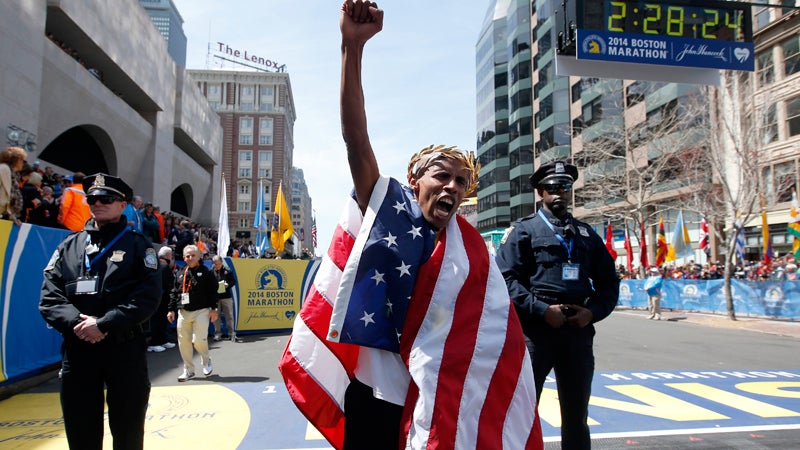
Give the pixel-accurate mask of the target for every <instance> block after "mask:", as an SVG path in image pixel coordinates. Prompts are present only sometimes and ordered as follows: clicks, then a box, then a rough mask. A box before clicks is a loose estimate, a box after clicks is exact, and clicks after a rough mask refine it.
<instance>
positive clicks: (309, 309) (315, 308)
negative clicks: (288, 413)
mask: <svg viewBox="0 0 800 450" xmlns="http://www.w3.org/2000/svg"><path fill="white" fill-rule="evenodd" d="M349 201H350V203H349V207H348V208H345V211H344V214H343V215H342V216H341V217H340V220H339V225H338V226H337V227H336V230H335V232H334V235H333V238H332V242H331V246H330V247H329V249H328V253H327V254H326V255H325V257H324V258H323V260H322V263H321V264H320V269H319V271H317V275H316V276H315V278H314V284H313V285H312V286H311V288H310V289H309V292H308V295H307V296H306V300H305V302H304V303H303V307H302V309H301V310H300V315H299V317H298V319H296V320H295V322H294V329H293V330H292V335H291V336H290V338H289V342H288V343H287V345H286V350H285V351H284V354H283V357H282V358H281V362H280V364H279V368H280V371H281V374H282V375H283V379H284V383H285V384H286V388H287V390H288V391H289V395H290V397H291V398H292V400H293V401H294V402H295V404H296V405H297V408H298V409H299V410H300V412H301V413H302V414H303V415H304V416H305V417H306V418H307V419H308V420H309V421H310V422H311V423H312V424H314V426H315V427H316V428H317V430H319V432H320V433H321V434H322V435H323V436H324V437H325V439H327V440H328V442H330V443H331V445H333V446H334V448H337V449H341V448H342V446H343V443H344V393H345V391H346V389H347V386H348V385H349V384H350V379H351V378H352V377H353V372H354V370H355V367H356V363H357V361H358V348H357V347H354V346H351V345H344V344H336V343H333V342H329V341H327V340H325V335H326V334H327V331H328V324H329V322H330V317H331V312H332V310H333V309H332V306H331V302H330V300H328V299H332V298H335V296H336V291H337V289H338V286H339V282H340V280H341V275H342V268H343V267H344V265H345V264H346V262H347V257H348V255H349V254H350V251H351V250H352V248H353V244H354V242H355V240H354V239H353V232H352V230H353V229H354V228H355V229H356V230H357V229H358V222H359V220H358V219H359V218H358V209H357V205H355V206H354V203H355V202H354V200H353V199H352V198H351V199H349ZM354 208H355V209H354Z"/></svg>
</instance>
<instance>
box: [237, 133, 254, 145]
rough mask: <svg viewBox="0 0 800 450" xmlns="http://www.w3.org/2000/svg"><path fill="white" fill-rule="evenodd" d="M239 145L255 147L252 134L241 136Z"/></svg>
mask: <svg viewBox="0 0 800 450" xmlns="http://www.w3.org/2000/svg"><path fill="white" fill-rule="evenodd" d="M239 145H253V135H252V134H240V135H239Z"/></svg>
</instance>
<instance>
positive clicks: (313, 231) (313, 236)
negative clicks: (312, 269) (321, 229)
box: [311, 216, 317, 248]
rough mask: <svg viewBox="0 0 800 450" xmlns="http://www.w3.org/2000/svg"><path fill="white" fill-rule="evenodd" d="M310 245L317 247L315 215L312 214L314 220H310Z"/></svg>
mask: <svg viewBox="0 0 800 450" xmlns="http://www.w3.org/2000/svg"><path fill="white" fill-rule="evenodd" d="M311 245H312V246H313V248H317V216H314V221H313V222H311Z"/></svg>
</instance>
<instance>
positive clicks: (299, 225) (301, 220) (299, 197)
mask: <svg viewBox="0 0 800 450" xmlns="http://www.w3.org/2000/svg"><path fill="white" fill-rule="evenodd" d="M291 193H292V197H291V200H290V199H288V198H287V199H286V201H287V202H290V203H289V210H290V211H291V214H292V227H293V228H294V234H295V239H296V240H298V241H299V242H300V245H299V246H298V250H299V252H296V254H298V255H303V254H305V255H312V256H313V255H314V243H313V240H312V238H311V227H312V226H313V223H314V216H313V214H314V208H313V206H312V203H311V196H310V195H309V194H308V185H307V184H306V178H305V176H304V175H303V169H301V168H299V167H294V168H292V191H291Z"/></svg>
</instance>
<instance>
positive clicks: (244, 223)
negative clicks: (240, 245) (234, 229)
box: [239, 219, 250, 228]
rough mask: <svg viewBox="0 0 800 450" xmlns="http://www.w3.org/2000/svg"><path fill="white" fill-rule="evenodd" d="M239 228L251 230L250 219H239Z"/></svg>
mask: <svg viewBox="0 0 800 450" xmlns="http://www.w3.org/2000/svg"><path fill="white" fill-rule="evenodd" d="M239 228H250V219H239Z"/></svg>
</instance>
